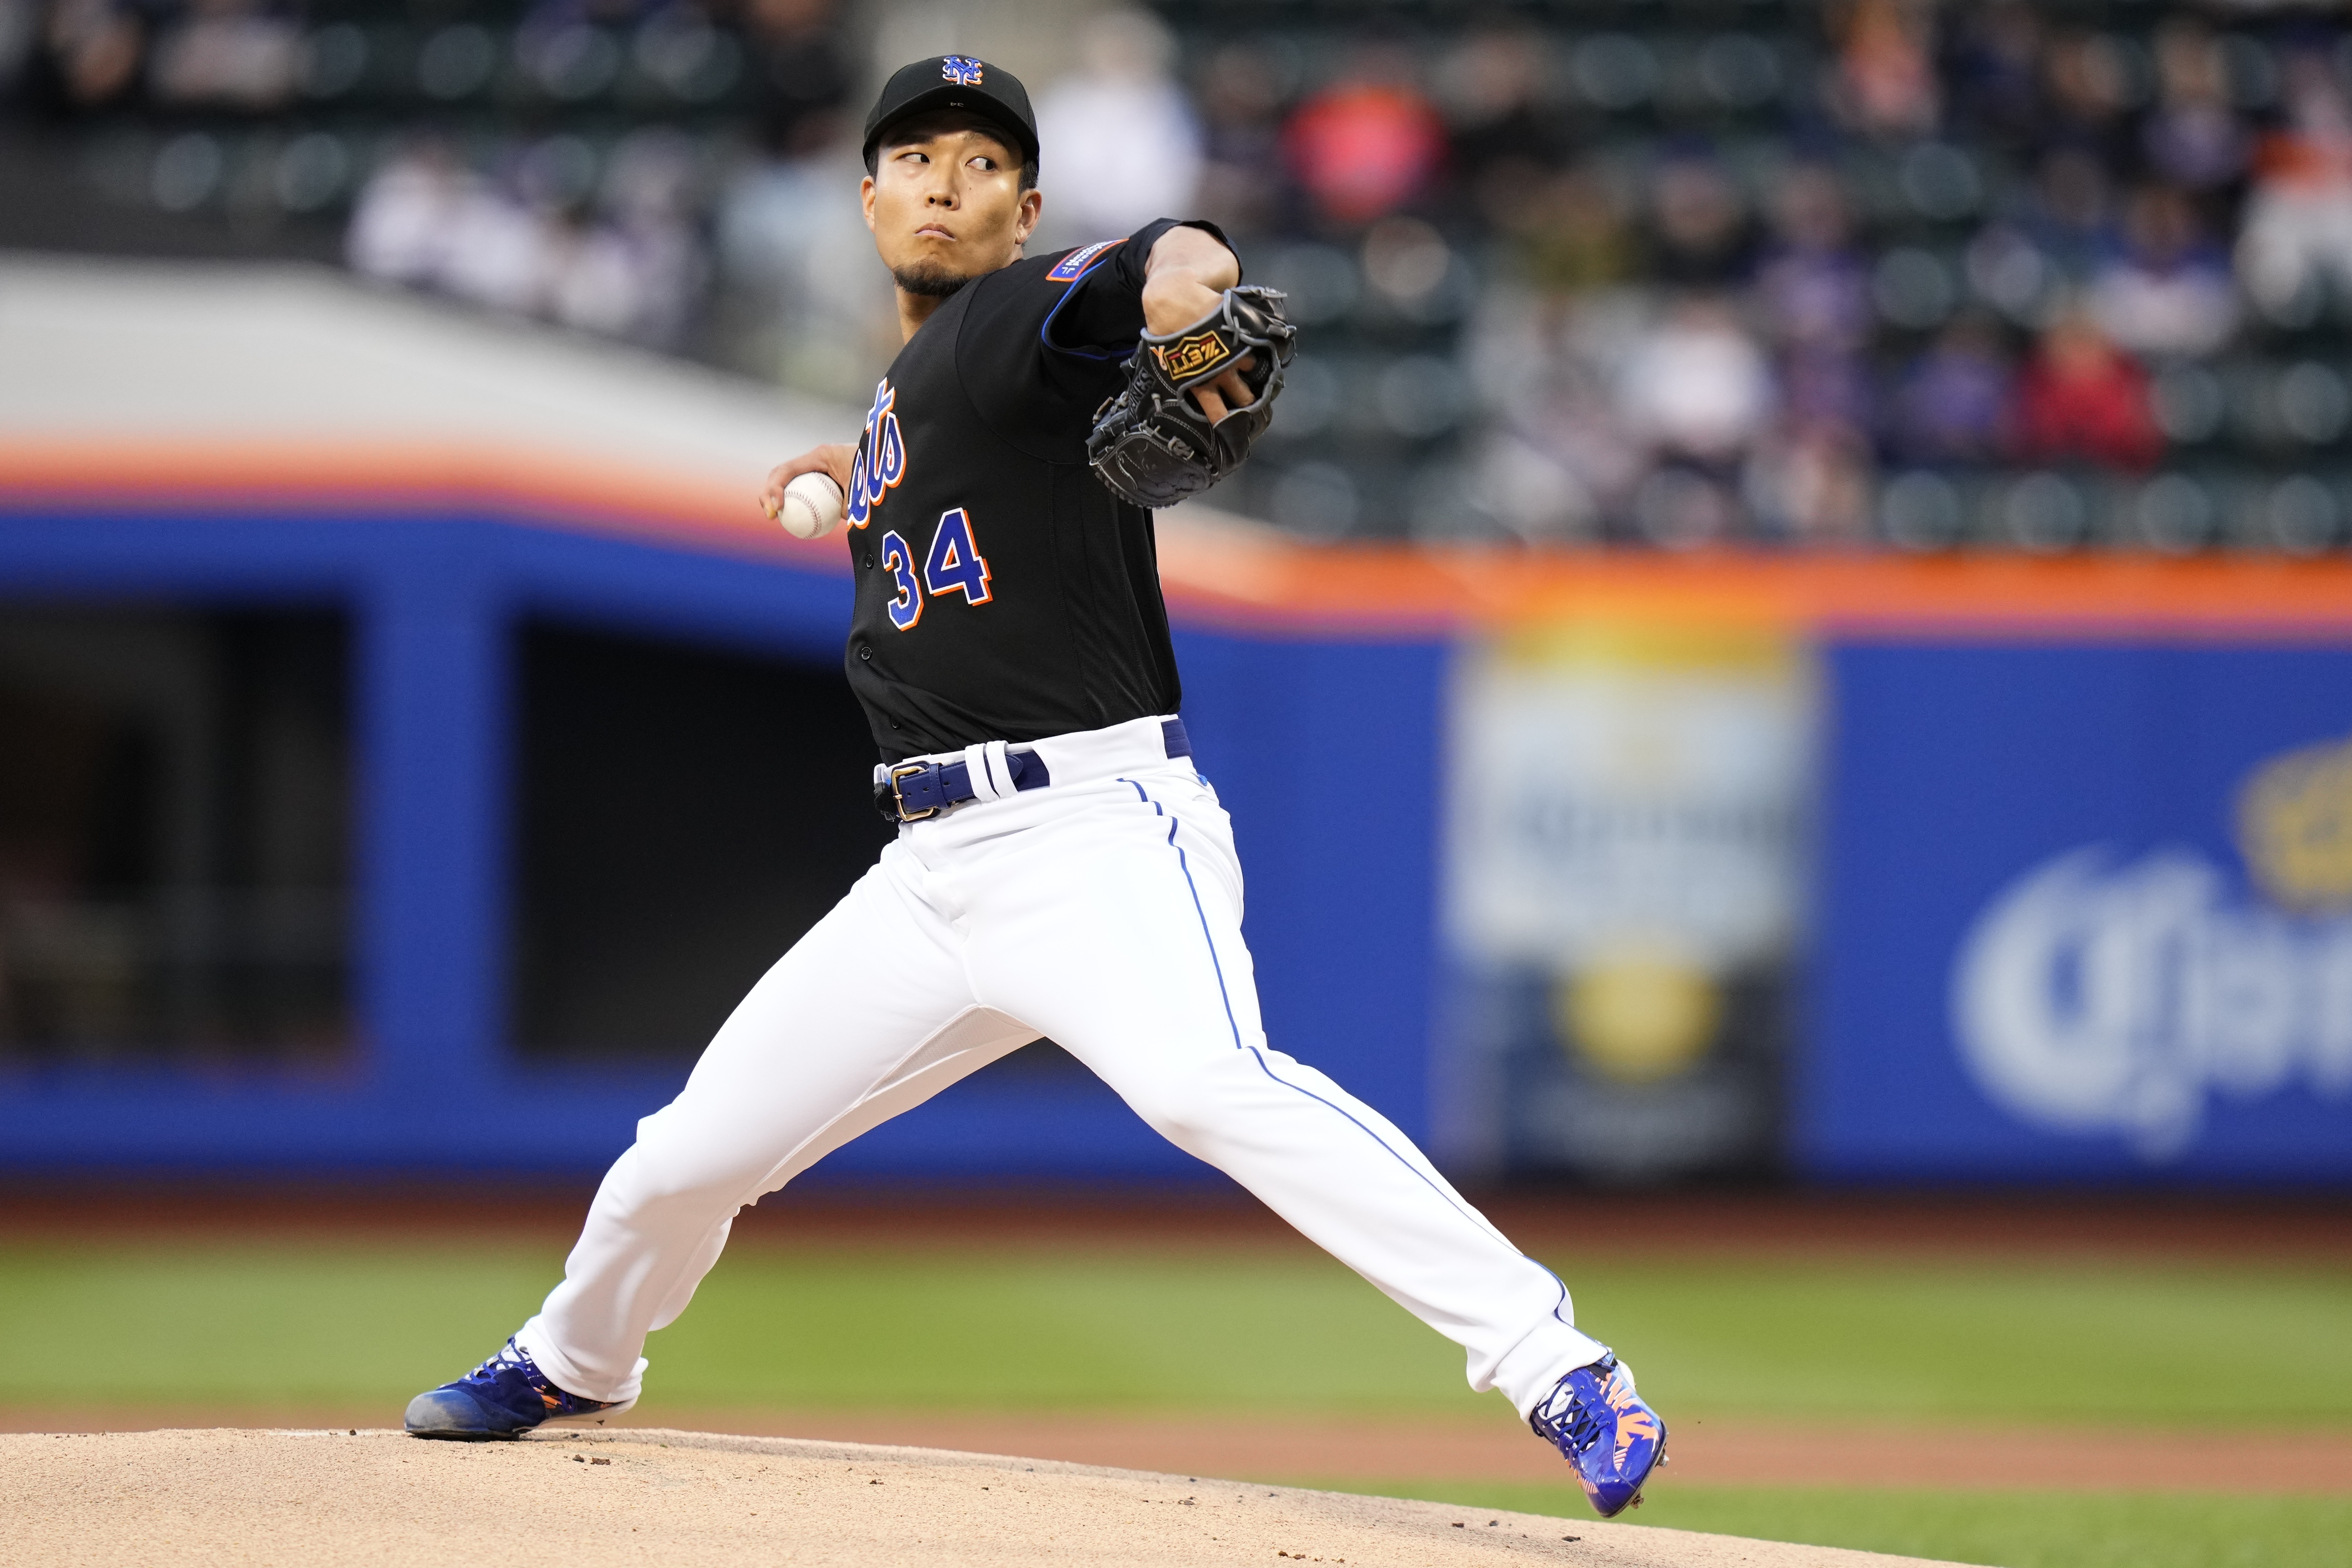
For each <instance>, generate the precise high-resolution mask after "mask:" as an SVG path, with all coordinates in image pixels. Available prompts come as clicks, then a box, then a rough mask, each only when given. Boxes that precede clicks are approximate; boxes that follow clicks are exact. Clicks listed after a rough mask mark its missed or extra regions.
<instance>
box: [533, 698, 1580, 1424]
mask: <svg viewBox="0 0 2352 1568" xmlns="http://www.w3.org/2000/svg"><path fill="white" fill-rule="evenodd" d="M1035 749H1036V750H1037V751H1038V752H1039V753H1040V754H1042V756H1043V757H1044V759H1045V765H1046V767H1047V768H1048V769H1049V771H1050V774H1051V777H1052V779H1053V783H1052V784H1051V786H1049V787H1048V788H1045V789H1035V790H1032V791H1030V792H1028V793H1026V794H1007V795H1003V796H1001V797H999V798H996V799H991V800H976V801H974V802H972V803H971V804H970V805H967V806H964V807H962V808H961V809H959V810H955V811H952V812H950V813H948V814H947V815H945V816H941V817H938V818H933V819H931V820H929V821H922V822H919V823H916V824H914V825H912V826H911V827H908V828H905V829H902V830H901V831H900V832H899V835H898V841H896V842H895V843H892V844H891V845H890V846H889V847H887V849H885V850H884V851H883V852H882V858H881V861H880V862H879V863H877V865H876V866H875V867H874V869H873V870H872V871H869V872H868V873H866V875H865V876H864V877H863V878H861V879H860V880H859V881H858V883H857V884H856V886H855V887H854V888H852V889H851V890H850V892H849V894H848V896H846V897H845V898H844V899H843V900H842V901H841V903H840V904H838V905H837V906H836V907H835V909H834V910H833V912H832V913H831V914H829V915H826V916H825V917H824V919H823V920H821V921H819V922H818V923H817V924H816V925H815V926H814V928H812V929H811V930H810V931H809V933H808V935H807V936H803V938H801V940H800V941H799V942H798V943H796V944H794V946H793V949H792V951H791V952H789V953H786V954H785V955H784V956H783V957H782V958H781V959H779V960H778V961H777V963H776V966H775V967H773V968H772V969H770V970H769V971H768V973H767V974H766V975H765V976H764V977H761V980H760V982H759V984H758V985H756V986H754V987H753V988H751V994H750V995H749V996H747V997H745V998H743V1001H742V1003H741V1004H740V1006H738V1007H737V1008H736V1009H735V1011H734V1013H733V1015H732V1016H731V1017H730V1018H729V1019H728V1020H727V1022H726V1023H725V1024H724V1025H723V1026H722V1027H721V1028H720V1029H719V1033H718V1036H717V1037H716V1038H715V1039H714V1040H712V1041H711V1042H710V1046H709V1050H707V1051H704V1052H703V1055H702V1059H701V1061H699V1062H698V1063H697V1064H696V1066H695V1069H694V1073H693V1076H692V1077H690V1078H689V1079H688V1081H687V1084H686V1087H685V1089H684V1090H682V1091H681V1092H679V1094H678V1097H677V1099H676V1100H674V1101H672V1102H671V1103H669V1104H667V1105H666V1106H664V1107H663V1108H662V1109H661V1110H659V1111H657V1112H656V1113H654V1114H652V1115H650V1116H648V1117H646V1119H645V1120H644V1121H642V1122H640V1123H638V1124H637V1141H636V1143H635V1145H633V1146H632V1147H631V1148H630V1149H629V1150H628V1151H627V1152H626V1153H625V1154H624V1155H621V1157H620V1159H619V1160H618V1161H616V1162H615V1163H614V1166H613V1168H612V1170H611V1171H610V1172H609V1173H608V1174H607V1175H606V1176H605V1177H604V1185H603V1186H601V1187H599V1188H598V1189H597V1193H596V1198H595V1202H594V1203H593V1205H592V1207H590V1209H589V1213H588V1222H587V1226H586V1228H585V1229H584V1230H583V1232H582V1234H581V1237H580V1241H579V1244H578V1245H577V1246H575V1247H574V1248H573V1249H572V1255H571V1257H570V1258H569V1259H568V1260H566V1262H565V1265H564V1278H563V1282H562V1284H560V1285H558V1286H557V1287H556V1288H555V1291H554V1292H553V1293H552V1294H551V1295H550V1296H549V1297H548V1299H547V1301H546V1304H545V1305H544V1306H543V1307H542V1308H541V1311H540V1312H539V1315H538V1316H536V1317H534V1318H532V1319H531V1320H530V1322H529V1323H527V1324H526V1325H524V1327H523V1329H522V1331H521V1333H520V1334H519V1335H518V1336H517V1337H518V1340H519V1341H520V1345H521V1348H522V1349H523V1350H524V1351H525V1352H526V1353H527V1354H529V1355H530V1357H531V1359H532V1360H534V1361H536V1362H537V1363H538V1364H539V1365H540V1367H541V1370H542V1371H544V1372H545V1373H546V1374H547V1375H549V1376H550V1377H551V1378H552V1379H553V1380H554V1381H555V1383H556V1385H558V1386H560V1387H562V1388H564V1389H566V1390H568V1391H569V1392H571V1393H572V1394H575V1395H581V1396H585V1397H587V1398H591V1399H603V1400H621V1399H628V1398H634V1397H635V1396H636V1394H637V1391H638V1388H639V1385H640V1383H641V1381H642V1379H643V1377H644V1375H645V1370H646V1362H645V1360H644V1359H643V1357H642V1355H641V1354H640V1353H641V1352H642V1351H643V1349H644V1346H645V1342H646V1334H647V1333H649V1332H650V1331H652V1330H654V1329H657V1328H661V1327H664V1326H665V1325H667V1324H668V1323H670V1322H675V1321H676V1320H677V1316H678V1314H679V1313H681V1312H684V1311H685V1310H686V1305H687V1302H688V1301H689V1300H691V1299H692V1297H693V1295H694V1290H695V1286H696V1285H697V1284H698V1283H699V1282H700V1281H701V1280H702V1276H703V1275H704V1274H705V1273H707V1272H708V1271H709V1269H710V1266H711V1265H712V1264H713V1263H715V1262H717V1261H718V1260H719V1250H720V1249H721V1248H723V1247H724V1246H725V1245H726V1243H727V1234H728V1231H729V1228H730V1227H731V1226H732V1225H733V1223H734V1218H735V1215H736V1214H737V1212H738V1211H739V1210H740V1209H741V1208H742V1207H744V1206H746V1205H748V1204H750V1203H751V1202H753V1201H755V1200H756V1199H758V1198H759V1197H760V1196H761V1194H763V1193H769V1192H773V1191H774V1190H776V1189H777V1188H778V1187H781V1186H783V1185H784V1184H785V1183H786V1182H788V1181H790V1180H791V1179H792V1178H793V1176H798V1175H799V1174H800V1173H801V1172H803V1171H804V1170H806V1169H808V1167H809V1166H813V1165H814V1164H815V1163H816V1162H817V1160H819V1159H820V1158H822V1157H823V1156H824V1155H825V1154H827V1153H828V1152H830V1151H832V1150H834V1149H836V1148H839V1147H840V1146H841V1145H844V1144H846V1143H847V1142H849V1141H850V1140H851V1139H852V1138H855V1137H856V1136H857V1135H858V1134H861V1133H863V1132H866V1130H867V1129H869V1128H872V1127H876V1126H878V1125H880V1124H882V1123H883V1122H885V1121H887V1120H888V1119H889V1118H890V1117H892V1116H895V1115H897V1114H898V1113H900V1112H902V1111H907V1110H910V1109H912V1108H913V1107H915V1106H917V1105H919V1104H921V1103H923V1102H924V1101H925V1100H928V1099H929V1098H930V1097H931V1096H932V1095H934V1094H936V1093H938V1092H940V1090H942V1089H944V1088H946V1087H947V1086H948V1085H949V1084H950V1083H953V1082H955V1081H956V1080H958V1079H960V1078H961V1077H963V1076H964V1075H965V1074H967V1073H970V1072H972V1071H976V1070H977V1069H979V1068H982V1067H984V1066H986V1065H987V1064H988V1063H989V1062H991V1061H995V1060H996V1059H997V1058H998V1057H1000V1056H1003V1055H1004V1054H1006V1053H1007V1052H1009V1051H1013V1050H1015V1049H1017V1048H1018V1047H1020V1046H1023V1045H1025V1044H1027V1043H1028V1042H1029V1041H1031V1040H1035V1039H1037V1038H1039V1037H1040V1036H1051V1037H1052V1038H1053V1039H1054V1040H1055V1041H1056V1042H1058V1043H1059V1044H1060V1045H1061V1046H1062V1048H1063V1049H1064V1050H1066V1051H1068V1052H1069V1053H1070V1054H1071V1055H1073V1056H1075V1057H1076V1058H1077V1059H1078V1060H1079V1061H1082V1062H1084V1063H1085V1064H1086V1065H1087V1067H1088V1068H1090V1069H1091V1070H1092V1071H1094V1072H1095V1073H1096V1075H1097V1076H1098V1077H1100V1078H1101V1079H1102V1080H1103V1082H1106V1083H1108V1084H1109V1085H1110V1086H1111V1088H1112V1089H1114V1090H1116V1091H1117V1092H1118V1094H1119V1096H1120V1098H1122V1099H1124V1100H1125V1101H1126V1102H1127V1103H1128V1104H1129V1105H1130V1106H1132V1107H1133V1108H1134V1110H1135V1112H1136V1113H1137V1114H1138V1115H1139V1116H1141V1117H1142V1118H1143V1119H1144V1120H1145V1121H1146V1122H1148V1123H1150V1124H1151V1126H1152V1127H1153V1128H1154V1129H1156V1130H1157V1131H1158V1132H1159V1133H1160V1134H1161V1135H1162V1136H1164V1137H1166V1138H1168V1139H1169V1140H1171V1142H1173V1143H1174V1144H1175V1145H1177V1146H1178V1147H1179V1148H1181V1149H1183V1150H1184V1151H1185V1152H1187V1153H1188V1154H1192V1155H1197V1156H1198V1157H1200V1158H1201V1159H1203V1160H1206V1161H1208V1162H1209V1163H1210V1164H1211V1165H1213V1166H1216V1167H1217V1168H1218V1169H1220V1170H1222V1171H1223V1172H1224V1173H1225V1174H1226V1175H1228V1176H1232V1177H1233V1178H1234V1180H1236V1181H1238V1182H1240V1183H1241V1184H1242V1185H1243V1186H1245V1187H1247V1188H1249V1189H1250V1191H1252V1192H1253V1193H1255V1194H1256V1195H1257V1197H1259V1198H1260V1199H1262V1200H1263V1201H1264V1202H1265V1204H1266V1206H1267V1207H1270V1208H1272V1209H1273V1210H1274V1211H1275V1212H1276V1213H1277V1214H1279V1215H1281V1216H1282V1217H1283V1218H1285V1219H1286V1220H1288V1221H1289V1222H1290V1223H1291V1224H1292V1225H1294V1226H1296V1227H1297V1228H1298V1229H1299V1230H1301V1231H1302V1232H1304V1233H1305V1234H1306V1235H1307V1237H1308V1239H1311V1240H1313V1241H1315V1242H1316V1243H1317V1244H1318V1245H1319V1246H1321V1247H1322V1248H1324V1249H1326V1250H1328V1251H1329V1252H1330V1253H1332V1254H1333V1255H1334V1256H1336V1257H1337V1258H1339V1260H1340V1261H1342V1262H1344V1263H1346V1264H1347V1265H1348V1266H1349V1268H1351V1269H1353V1270H1356V1271H1357V1272H1358V1273H1360V1274H1361V1275H1363V1276H1364V1278H1365V1279H1367V1280H1369V1281H1371V1282H1372V1283H1373V1284H1374V1285H1375V1286H1377V1287H1379V1288H1380V1289H1381V1291H1385V1292H1386V1293H1387V1294H1388V1295H1389V1296H1390V1297H1391V1298H1392V1299H1393V1300H1395V1301H1397V1302H1398V1303H1399V1304H1401V1305H1402V1306H1403V1307H1404V1308H1405V1309H1406V1310H1407V1311H1408V1312H1412V1314H1413V1315H1414V1316H1416V1317H1418V1318H1420V1319H1421V1320H1422V1321H1423V1322H1425V1323H1427V1324H1429V1325H1430V1327H1432V1328H1433V1329H1435V1330H1437V1332H1438V1333H1442V1334H1444V1335H1445V1336H1446V1337H1447V1338H1449V1339H1451V1340H1453V1341H1454V1342H1455V1343H1458V1344H1460V1345H1461V1346H1463V1348H1464V1349H1465V1351H1467V1352H1468V1354H1469V1377H1470V1385H1471V1386H1472V1387H1473V1388H1476V1389H1482V1390H1483V1389H1486V1388H1490V1387H1499V1388H1501V1389H1502V1390H1503V1392H1504V1393H1505V1394H1506V1395H1507V1396H1508V1397H1509V1398H1510V1400H1511V1402H1512V1403H1513V1404H1514V1405H1515V1406H1517V1408H1518V1411H1519V1413H1520V1415H1521V1416H1526V1415H1527V1414H1528V1412H1529V1411H1530V1410H1531V1409H1533V1407H1534V1406H1535V1405H1536V1403H1537V1402H1538V1400H1539V1399H1541V1398H1542V1397H1543V1396H1544V1395H1545V1394H1547V1393H1548V1392H1549V1390H1550V1389H1551V1387H1552V1385H1554V1384H1555V1383H1557V1382H1558V1381H1559V1379H1560V1378H1561V1377H1562V1376H1564V1375H1567V1374H1568V1373H1569V1372H1570V1371H1572V1370H1574V1369H1575V1368H1577V1367H1579V1366H1582V1365H1585V1364H1589V1363H1591V1362H1593V1361H1595V1360H1598V1359H1599V1358H1600V1357H1601V1355H1602V1354H1605V1351H1604V1347H1603V1346H1601V1344H1599V1343H1596V1342H1594V1341H1593V1340H1591V1339H1589V1338H1587V1337H1586V1336H1585V1335H1583V1334H1582V1333H1579V1332H1578V1331H1577V1330H1576V1328H1575V1327H1574V1326H1573V1318H1572V1315H1571V1312H1570V1302H1569V1297H1568V1291H1567V1290H1566V1289H1565V1287H1563V1286H1562V1285H1561V1284H1560V1282H1559V1280H1558V1279H1557V1278H1556V1277H1555V1276H1554V1275H1553V1274H1552V1273H1551V1272H1550V1270H1547V1269H1545V1268H1544V1267H1543V1266H1542V1265H1541V1264H1539V1263H1537V1262H1536V1261H1534V1260H1532V1259H1529V1258H1528V1257H1526V1256H1524V1255H1523V1254H1521V1253H1520V1251H1519V1249H1517V1248H1516V1247H1514V1246H1512V1245H1511V1244H1510V1242H1509V1241H1507V1240H1506V1239H1504V1237H1503V1235H1502V1233H1501V1232H1499V1231H1497V1230H1496V1228H1494V1226H1492V1225H1490V1224H1489V1223H1487V1221H1486V1218H1485V1217H1484V1216H1482V1215H1480V1214H1479V1213H1478V1212H1477V1211H1476V1210H1475V1209H1474V1208H1472V1207H1470V1205H1469V1204H1467V1203H1466V1202H1465V1201H1464V1200H1463V1198H1462V1197H1461V1195H1460V1194H1458V1193H1456V1192H1455V1191H1454V1188H1453V1186H1451V1185H1450V1184H1448V1183H1447V1181H1446V1180H1445V1178H1444V1176H1440V1175H1438V1173H1437V1171H1436V1169H1435V1167H1433V1166H1431V1164H1430V1163H1429V1161H1428V1160H1427V1159H1426V1158H1424V1157H1423V1155H1422V1153H1421V1151H1420V1150H1418V1149H1416V1148H1415V1147H1414V1146H1413V1145H1412V1143H1410V1142H1409V1141H1408V1140H1407V1139H1406V1138H1405V1136H1404V1134H1402V1133H1400V1132H1398V1131H1397V1129H1396V1128H1395V1127H1393V1126H1391V1125H1390V1124H1389V1123H1388V1121H1387V1120H1386V1119H1385V1118H1383V1117H1382V1116H1381V1114H1380V1113H1378V1112H1375V1111H1373V1110H1371V1109H1370V1107H1368V1106H1366V1105H1364V1104H1363V1103H1360V1101H1358V1100H1356V1099H1355V1098H1354V1097H1353V1096H1351V1095H1350V1094H1349V1093H1348V1092H1347V1091H1345V1090H1343V1089H1341V1088H1340V1087H1339V1085H1338V1084H1336V1083H1334V1082H1331V1080H1330V1079H1328V1078H1327V1077H1325V1076H1324V1075H1323V1074H1322V1073H1320V1072H1318V1071H1316V1070H1315V1069H1314V1068H1311V1067H1308V1066H1307V1065H1305V1064H1304V1063H1302V1062H1299V1061H1294V1060H1293V1059H1292V1058H1290V1057H1288V1056H1286V1055H1285V1054H1283V1053H1282V1052H1281V1051H1276V1050H1274V1049H1272V1048H1271V1047H1269V1046H1268V1045H1267V1044H1266V1042H1265V1031H1264V1030H1262V1029H1261V1028H1260V1026H1259V1023H1258V1008H1257V989H1256V985H1255V978H1254V977H1253V974H1252V971H1251V967H1250V956H1249V950H1248V949H1247V948H1246V947H1245V946H1243V944H1242V929H1241V922H1242V873H1241V866H1240V864H1239V862H1237V861H1236V859H1235V858H1234V845H1233V832H1232V827H1231V824H1230V822H1229V821H1228V820H1227V818H1226V816H1225V813H1224V811H1223V809H1222V808H1221V807H1220V806H1219V805H1218V804H1217V798H1216V794H1215V792H1214V791H1213V790H1212V789H1210V788H1209V785H1208V783H1207V782H1206V780H1204V779H1202V778H1201V777H1200V775H1199V774H1197V773H1196V772H1194V770H1193V768H1192V764H1191V762H1190V761H1189V760H1188V759H1181V758H1180V759H1176V760H1172V761H1171V760H1170V759H1169V758H1167V756H1166V755H1165V752H1164V748H1163V743H1162V739H1161V730H1160V720H1158V719H1139V720H1136V721H1135V722H1133V723H1130V724H1124V725H1118V726H1115V727H1111V728H1108V729H1100V730H1092V731H1087V732H1085V733H1082V734H1076V735H1068V736H1061V737H1055V738H1052V739H1048V740H1043V741H1039V742H1038V743H1036V747H1035ZM980 750H981V748H979V747H974V748H973V751H974V753H975V754H977V753H979V751H980ZM1001 756H1002V754H1001V753H999V759H1000V765H999V770H998V772H997V773H996V774H994V775H990V774H988V773H987V771H986V768H985V767H984V763H985V761H986V758H982V757H980V756H978V755H974V756H973V757H972V760H973V761H975V762H976V763H981V764H983V766H976V767H975V768H973V776H974V778H975V779H982V780H984V779H986V778H989V777H998V778H1001V777H1003V773H1002V767H1001ZM930 760H943V759H937V758H935V759H930Z"/></svg>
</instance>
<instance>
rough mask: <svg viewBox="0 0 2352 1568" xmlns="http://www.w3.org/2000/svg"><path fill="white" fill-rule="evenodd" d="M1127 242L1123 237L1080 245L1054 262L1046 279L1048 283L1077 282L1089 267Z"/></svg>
mask: <svg viewBox="0 0 2352 1568" xmlns="http://www.w3.org/2000/svg"><path fill="white" fill-rule="evenodd" d="M1126 243H1127V242H1126V241H1125V240H1123V239H1104V240H1097V241H1096V242H1095V243H1094V244H1092V245H1087V246H1079V247H1078V248H1077V249H1076V250H1074V251H1072V252H1071V253H1070V254H1069V255H1067V256H1064V257H1063V258H1062V259H1061V260H1059V261H1057V262H1055V264H1054V270H1053V271H1051V272H1049V273H1047V274H1046V275H1045V281H1046V282H1048V283H1076V281H1077V280H1078V279H1079V278H1081V277H1085V276H1086V272H1087V268H1088V267H1092V266H1094V264H1095V263H1097V262H1098V261H1100V260H1101V259H1102V258H1103V257H1105V256H1108V255H1109V254H1110V253H1111V252H1112V251H1114V250H1117V249H1118V247H1119V246H1122V245H1125V244H1126Z"/></svg>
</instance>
